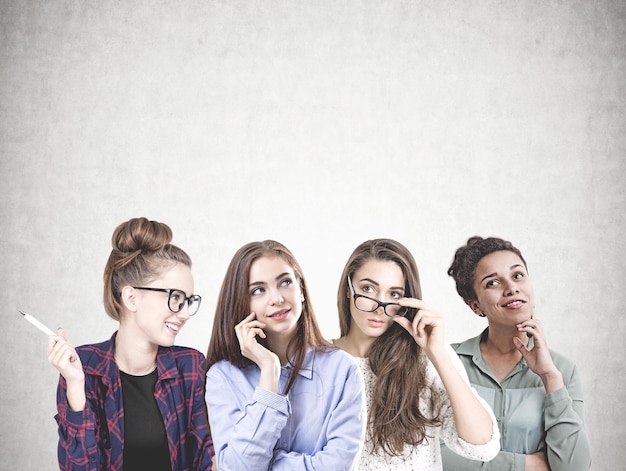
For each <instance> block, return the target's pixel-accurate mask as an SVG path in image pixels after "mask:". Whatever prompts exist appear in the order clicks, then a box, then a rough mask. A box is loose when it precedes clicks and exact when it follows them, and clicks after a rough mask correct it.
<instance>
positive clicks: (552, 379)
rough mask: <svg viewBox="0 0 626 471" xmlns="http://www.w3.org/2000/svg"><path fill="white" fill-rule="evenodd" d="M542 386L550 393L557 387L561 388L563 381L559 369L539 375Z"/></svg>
mask: <svg viewBox="0 0 626 471" xmlns="http://www.w3.org/2000/svg"><path fill="white" fill-rule="evenodd" d="M539 377H540V378H541V381H542V382H543V386H544V388H545V389H546V393H547V394H550V393H552V392H554V391H556V390H558V389H561V388H562V387H563V386H564V385H565V383H564V382H563V375H562V374H561V372H560V371H559V370H555V371H550V372H548V373H545V374H541V375H539Z"/></svg>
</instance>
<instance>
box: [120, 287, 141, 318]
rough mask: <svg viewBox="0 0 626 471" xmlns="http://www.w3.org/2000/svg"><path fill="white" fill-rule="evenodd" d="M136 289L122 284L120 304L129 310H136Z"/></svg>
mask: <svg viewBox="0 0 626 471" xmlns="http://www.w3.org/2000/svg"><path fill="white" fill-rule="evenodd" d="M136 295H137V291H136V290H135V288H133V287H132V286H124V287H123V288H122V294H121V296H120V298H121V299H120V301H121V302H122V306H124V308H125V309H128V310H129V311H132V312H135V311H136V310H137V296H136Z"/></svg>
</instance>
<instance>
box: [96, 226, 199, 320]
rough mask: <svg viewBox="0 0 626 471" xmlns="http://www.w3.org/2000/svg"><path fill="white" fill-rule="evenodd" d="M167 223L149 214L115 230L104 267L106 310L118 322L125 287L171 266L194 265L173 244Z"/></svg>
mask: <svg viewBox="0 0 626 471" xmlns="http://www.w3.org/2000/svg"><path fill="white" fill-rule="evenodd" d="M171 241H172V230H171V229H170V228H169V226H168V225H167V224H163V223H162V222H157V221H149V220H148V219H146V218H145V217H140V218H133V219H130V220H128V221H126V222H123V223H122V224H120V225H119V226H117V228H116V229H115V231H114V232H113V236H112V237H111V244H112V246H113V250H111V254H110V255H109V259H108V260H107V264H106V266H105V268H104V275H103V278H104V309H105V311H106V313H107V314H108V315H109V316H110V317H111V318H113V319H115V320H116V321H119V320H120V317H121V314H122V303H121V293H122V288H124V286H138V285H143V284H144V283H146V282H150V281H151V280H153V279H155V278H158V277H159V275H160V274H161V273H162V272H163V270H165V269H166V268H168V267H171V266H172V265H174V264H175V263H182V264H183V265H186V266H188V267H189V268H191V259H190V258H189V255H187V253H186V252H185V251H184V250H182V249H180V248H178V247H176V246H175V245H172V244H171V243H170V242H171Z"/></svg>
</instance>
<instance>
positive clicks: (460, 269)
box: [448, 236, 528, 305]
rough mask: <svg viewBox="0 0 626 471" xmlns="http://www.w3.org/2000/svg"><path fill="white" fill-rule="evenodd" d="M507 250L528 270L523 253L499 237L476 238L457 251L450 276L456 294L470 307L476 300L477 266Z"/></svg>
mask: <svg viewBox="0 0 626 471" xmlns="http://www.w3.org/2000/svg"><path fill="white" fill-rule="evenodd" d="M500 250H507V251H509V252H513V253H514V254H516V255H517V256H518V257H519V258H520V259H521V260H522V262H524V266H525V267H526V268H528V267H527V265H526V260H524V257H522V253H521V252H520V251H519V249H518V248H517V247H515V246H514V245H513V244H512V243H511V242H509V241H508V240H504V239H500V238H498V237H488V238H486V239H483V238H482V237H480V236H474V237H470V238H469V239H467V243H466V244H465V245H464V246H462V247H459V248H458V249H456V252H455V253H454V260H453V261H452V264H451V265H450V268H448V275H450V276H451V277H452V278H453V279H454V282H455V283H456V292H457V293H459V296H461V298H462V299H463V301H465V303H466V304H467V305H469V304H470V303H471V302H472V301H475V300H476V292H475V291H474V275H475V274H476V266H477V265H478V262H480V260H481V259H482V258H483V257H485V256H486V255H489V254H490V253H493V252H498V251H500Z"/></svg>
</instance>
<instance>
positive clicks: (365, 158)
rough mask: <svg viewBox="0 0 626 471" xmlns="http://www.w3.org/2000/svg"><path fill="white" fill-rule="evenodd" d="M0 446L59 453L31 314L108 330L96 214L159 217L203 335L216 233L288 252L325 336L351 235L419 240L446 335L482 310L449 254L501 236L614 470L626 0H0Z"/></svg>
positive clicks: (220, 254)
mask: <svg viewBox="0 0 626 471" xmlns="http://www.w3.org/2000/svg"><path fill="white" fill-rule="evenodd" d="M0 8H1V9H0V24H1V27H0V28H1V29H0V34H1V37H0V66H1V69H0V158H1V161H0V170H1V176H2V185H1V186H0V208H1V217H2V225H1V228H0V231H1V240H0V244H1V245H0V259H1V260H2V270H1V271H0V285H1V286H2V288H3V294H2V297H3V300H4V302H3V305H4V308H3V309H2V311H1V312H2V323H3V325H4V329H5V331H4V332H5V334H4V341H3V342H1V343H0V354H1V356H2V358H3V359H4V363H3V366H2V382H1V383H0V397H1V398H2V400H1V401H0V456H2V463H1V464H0V467H1V468H2V469H7V470H16V469H19V470H52V469H55V468H56V461H55V453H56V425H55V422H54V420H53V415H54V413H55V388H56V379H57V375H56V373H55V371H54V370H53V369H52V367H51V366H50V365H49V364H48V363H47V360H46V359H45V345H46V339H45V337H44V335H43V334H41V333H39V332H38V331H36V330H35V329H34V327H32V326H31V325H29V324H27V323H26V322H24V321H23V320H22V319H21V317H19V315H18V314H17V311H16V309H17V308H23V309H26V310H28V311H31V312H32V313H33V314H35V315H36V316H38V317H39V318H40V319H41V320H42V321H44V322H45V323H46V324H48V325H49V326H50V327H52V328H56V327H58V326H63V327H64V328H65V329H66V330H67V332H68V335H69V336H70V338H71V339H72V340H73V341H74V342H75V343H76V344H82V343H88V342H94V341H99V340H103V339H105V338H108V337H109V335H110V334H111V333H112V332H113V330H114V329H115V323H113V322H112V321H110V320H108V318H107V317H106V315H105V314H104V311H103V308H102V304H101V296H102V294H101V276H102V270H103V268H104V264H105V261H106V259H107V256H108V253H109V250H110V236H111V233H112V231H113V229H114V228H115V226H116V225H117V224H118V223H120V222H121V221H123V220H126V219H128V218H130V217H134V216H138V215H145V216H147V217H149V218H152V219H157V220H161V221H164V222H167V223H168V224H170V225H171V227H172V228H173V230H174V242H175V243H177V244H178V245H180V246H181V247H183V248H185V249H186V250H187V251H188V252H189V253H190V255H191V256H192V258H193V259H194V262H195V267H194V273H195V278H196V291H197V292H199V293H201V294H202V295H203V296H204V300H205V301H204V304H203V308H202V310H201V311H200V314H199V315H198V316H197V317H196V318H194V319H193V320H192V322H191V324H190V325H188V326H187V327H186V328H185V330H184V331H183V332H182V333H181V335H180V337H179V342H178V343H180V344H183V345H190V346H194V347H196V348H198V349H199V350H201V351H206V347H207V342H208V339H209V332H210V328H211V323H212V319H211V317H212V310H213V308H214V303H215V298H216V294H217V292H218V289H219V285H220V283H221V279H222V276H223V273H224V271H225V269H226V265H227V263H228V262H229V260H230V257H231V256H232V254H233V253H234V251H235V250H236V249H237V248H238V247H239V246H241V245H242V244H243V243H245V242H248V241H250V240H259V239H263V238H275V239H277V240H280V241H282V242H284V243H285V244H286V245H287V246H289V247H290V248H291V249H292V250H293V251H294V252H295V254H296V256H298V258H299V259H300V261H301V263H302V265H303V267H304V269H305V272H306V274H307V277H308V279H309V282H310V284H311V286H312V291H313V297H314V300H313V301H314V304H315V305H316V309H317V311H318V314H319V318H320V322H321V325H322V328H323V331H324V333H325V334H326V335H327V336H328V337H335V336H336V335H337V333H338V325H337V321H336V314H335V312H336V311H335V304H334V297H335V290H336V285H337V283H338V281H339V280H338V277H339V274H340V271H341V268H342V267H343V264H344V262H345V260H346V259H347V257H348V255H349V253H350V252H351V250H352V249H353V248H354V247H355V246H356V245H357V244H358V243H360V242H361V241H362V240H365V239H368V238H373V237H383V236H385V237H393V238H396V239H398V240H400V241H401V242H403V243H405V244H406V245H407V246H408V247H409V248H410V249H411V250H412V251H413V252H414V254H415V256H416V259H417V260H418V264H419V265H420V269H421V274H422V277H423V280H424V281H423V284H424V294H425V299H426V300H427V301H429V302H430V303H431V304H432V305H434V306H437V307H439V308H440V310H442V311H444V312H446V314H447V319H448V327H447V335H448V338H449V340H450V341H456V340H461V339H464V338H466V337H469V336H473V335H475V334H476V333H477V332H479V331H480V330H481V329H482V327H483V324H482V321H481V320H479V319H478V318H476V317H474V316H473V315H472V314H471V312H470V311H469V309H468V308H467V307H466V306H464V305H463V303H462V302H461V300H460V299H459V298H458V296H457V295H456V293H455V291H454V286H453V283H452V280H451V279H450V278H449V277H447V275H446V269H447V267H448V264H449V262H450V260H451V258H452V255H453V252H454V250H455V249H456V248H457V247H458V246H459V245H461V244H462V243H464V241H465V240H466V239H467V237H469V236H471V235H474V234H480V235H483V236H488V235H498V236H501V237H505V238H509V239H511V240H513V241H514V243H516V244H517V245H518V246H519V247H520V248H521V249H522V251H523V252H524V254H525V256H526V259H527V260H528V262H529V266H530V270H531V276H533V278H534V282H535V289H536V293H537V305H538V308H537V313H538V316H539V317H541V318H542V320H543V322H544V324H545V327H546V329H547V332H548V339H549V343H550V346H551V347H552V348H554V349H556V350H559V351H561V352H563V353H565V354H567V355H569V356H570V357H571V358H572V359H574V360H575V361H576V362H577V364H578V365H579V367H580V369H581V373H582V376H583V379H584V388H585V393H586V399H587V401H586V413H587V423H588V428H589V433H590V436H591V440H592V445H593V450H594V466H593V468H594V470H617V469H624V467H623V464H622V460H621V455H623V451H622V450H623V445H624V443H625V442H626V433H625V426H624V423H625V420H626V417H625V415H626V414H625V413H624V412H625V406H624V401H623V397H621V395H622V394H623V390H624V380H623V371H624V367H625V364H624V363H625V355H624V346H623V345H624V342H623V335H624V323H625V321H624V319H625V316H624V304H625V303H626V296H625V290H624V282H625V281H626V276H625V275H626V273H625V271H626V270H625V268H624V254H625V250H626V243H625V242H626V241H625V238H624V235H623V234H624V231H625V229H626V227H625V226H626V221H625V218H624V214H625V209H626V203H625V200H624V183H625V178H624V177H625V170H626V162H625V161H624V157H625V150H626V138H625V134H624V130H625V124H626V119H625V115H624V111H625V106H624V105H625V101H626V100H625V88H626V87H625V83H626V81H625V57H626V47H625V39H626V34H625V25H626V8H625V3H624V2H620V1H602V0H600V1H595V2H587V1H567V0H565V1H543V0H542V1H523V2H520V1H513V0H511V1H495V0H494V1H458V2H453V1H450V0H447V1H440V0H431V1H421V2H420V1H399V0H397V1H385V2H380V1H374V0H372V1H366V0H361V1H358V0H344V1H330V0H321V1H273V0H256V1H249V0H246V1H193V2H192V1H170V0H162V1H128V2H125V1H115V2H114V1H80V2H77V1H57V0H47V1H29V2H27V1H9V0H2V1H0Z"/></svg>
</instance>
